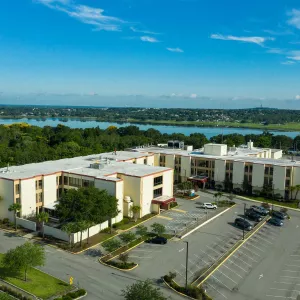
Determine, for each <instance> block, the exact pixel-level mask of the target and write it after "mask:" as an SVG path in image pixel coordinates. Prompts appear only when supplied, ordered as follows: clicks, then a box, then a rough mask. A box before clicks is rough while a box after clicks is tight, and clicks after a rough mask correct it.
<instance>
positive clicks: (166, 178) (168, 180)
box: [163, 170, 174, 197]
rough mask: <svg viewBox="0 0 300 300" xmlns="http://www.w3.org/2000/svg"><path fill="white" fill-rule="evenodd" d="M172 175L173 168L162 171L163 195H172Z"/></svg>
mask: <svg viewBox="0 0 300 300" xmlns="http://www.w3.org/2000/svg"><path fill="white" fill-rule="evenodd" d="M173 176H174V171H173V170H170V171H165V172H164V173H163V195H165V196H170V197H173Z"/></svg>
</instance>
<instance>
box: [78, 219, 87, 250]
mask: <svg viewBox="0 0 300 300" xmlns="http://www.w3.org/2000/svg"><path fill="white" fill-rule="evenodd" d="M75 227H76V230H77V231H80V247H81V246H82V232H83V231H85V230H87V229H88V228H89V225H88V222H86V221H79V222H76V223H75Z"/></svg>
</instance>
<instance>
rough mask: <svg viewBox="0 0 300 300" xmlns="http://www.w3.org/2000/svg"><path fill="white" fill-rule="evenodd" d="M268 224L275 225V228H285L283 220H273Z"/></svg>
mask: <svg viewBox="0 0 300 300" xmlns="http://www.w3.org/2000/svg"><path fill="white" fill-rule="evenodd" d="M268 223H270V224H272V225H275V226H283V222H282V220H280V219H278V218H274V217H273V218H271V219H270V220H269V221H268Z"/></svg>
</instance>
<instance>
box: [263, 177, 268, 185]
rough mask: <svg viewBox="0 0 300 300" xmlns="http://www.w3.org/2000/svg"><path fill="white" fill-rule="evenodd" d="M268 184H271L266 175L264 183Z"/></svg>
mask: <svg viewBox="0 0 300 300" xmlns="http://www.w3.org/2000/svg"><path fill="white" fill-rule="evenodd" d="M267 184H269V178H268V177H265V178H264V185H267Z"/></svg>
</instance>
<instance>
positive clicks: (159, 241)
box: [147, 236, 168, 245]
mask: <svg viewBox="0 0 300 300" xmlns="http://www.w3.org/2000/svg"><path fill="white" fill-rule="evenodd" d="M167 242H168V240H167V239H166V238H165V237H163V236H156V237H154V238H152V239H149V240H147V243H151V244H161V245H164V244H166V243H167Z"/></svg>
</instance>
